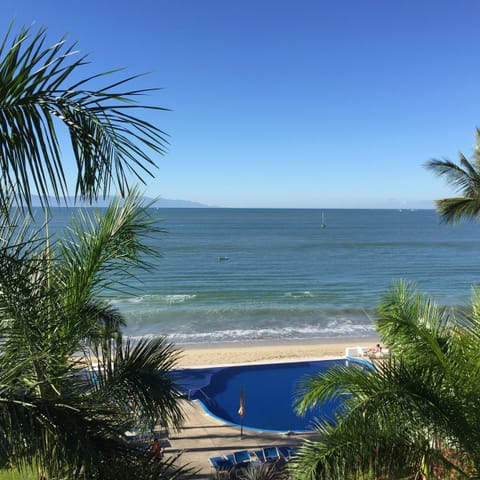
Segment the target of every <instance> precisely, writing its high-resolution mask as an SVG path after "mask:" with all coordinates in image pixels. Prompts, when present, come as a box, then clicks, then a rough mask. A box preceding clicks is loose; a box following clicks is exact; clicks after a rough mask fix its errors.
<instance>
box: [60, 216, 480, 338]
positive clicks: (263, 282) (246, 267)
mask: <svg viewBox="0 0 480 480" xmlns="http://www.w3.org/2000/svg"><path fill="white" fill-rule="evenodd" d="M66 212H68V211H66V209H54V214H53V222H52V225H53V227H54V229H58V228H60V226H62V225H64V224H65V222H66V221H67V220H66V219H67V217H68V216H69V215H71V212H70V213H66ZM153 213H154V215H158V219H159V221H160V226H161V227H162V228H164V229H166V230H167V231H168V233H167V234H164V235H159V236H158V238H155V239H152V242H153V245H154V247H155V249H157V251H158V252H160V253H161V255H162V256H161V258H158V259H155V260H154V266H153V268H152V269H151V270H150V271H148V272H143V271H142V272H141V273H140V275H139V279H138V281H136V282H134V283H132V284H131V285H130V286H129V288H128V289H127V291H125V292H124V293H123V292H122V294H119V293H118V292H109V293H108V296H107V298H108V300H109V301H110V302H112V304H113V305H114V306H115V307H117V308H118V309H119V310H120V311H121V312H122V313H123V315H124V316H125V318H126V321H127V327H126V329H125V334H126V335H127V336H130V337H132V338H139V337H142V336H158V335H162V336H167V337H168V338H169V339H170V340H172V341H173V342H175V343H176V344H179V345H181V344H210V343H215V342H221V343H224V342H237V343H238V342H245V341H252V340H265V341H277V340H287V339H299V340H301V339H315V338H318V339H324V340H325V339H333V338H335V339H345V340H347V339H349V338H359V337H371V336H372V335H374V333H375V330H374V326H373V323H372V319H373V318H374V312H375V307H376V305H377V304H378V302H379V301H380V299H381V297H382V294H383V293H384V292H385V291H386V290H387V289H388V288H389V286H390V285H391V284H392V282H393V281H395V280H399V279H404V280H409V281H412V282H414V283H415V284H416V285H417V287H418V288H419V289H420V290H421V291H423V292H425V293H426V294H428V295H430V296H431V297H432V298H433V299H434V300H435V301H437V303H439V304H440V305H449V306H461V305H465V304H467V303H468V302H469V301H470V298H471V289H472V285H475V284H479V283H480V224H479V223H477V222H462V223H461V224H459V225H456V226H449V225H445V224H441V223H440V222H439V219H438V216H437V214H436V212H435V211H433V210H344V209H339V210H335V209H329V210H315V209H305V210H301V209H298V210H297V209H220V208H218V209H217V208H208V209H202V208H192V209H183V208H170V209H158V210H155V211H154V212H153ZM322 223H324V224H325V225H322ZM323 227H324V228H323Z"/></svg>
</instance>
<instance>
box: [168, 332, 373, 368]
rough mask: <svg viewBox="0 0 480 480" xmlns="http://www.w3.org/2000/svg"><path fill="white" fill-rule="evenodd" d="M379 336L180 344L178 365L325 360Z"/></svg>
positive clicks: (208, 365)
mask: <svg viewBox="0 0 480 480" xmlns="http://www.w3.org/2000/svg"><path fill="white" fill-rule="evenodd" d="M378 342H379V338H378V336H375V335H372V336H371V337H352V338H345V337H337V338H315V339H294V340H265V341H264V340H259V341H251V342H248V343H246V342H242V343H235V342H231V343H211V344H205V345H204V344H198V343H197V344H179V345H177V346H176V348H177V350H179V351H180V356H179V359H178V361H177V362H176V366H177V367H178V368H188V367H194V368H195V367H196V368H201V367H212V366H219V365H222V366H227V365H239V364H249V363H279V362H287V361H307V360H327V359H333V358H343V357H344V356H345V348H347V347H353V346H361V347H373V346H374V345H375V344H376V343H378Z"/></svg>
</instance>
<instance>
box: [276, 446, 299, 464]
mask: <svg viewBox="0 0 480 480" xmlns="http://www.w3.org/2000/svg"><path fill="white" fill-rule="evenodd" d="M278 450H279V452H280V455H281V456H282V457H283V458H284V459H285V460H286V461H287V462H288V461H289V460H291V458H292V457H294V456H295V455H296V453H297V452H298V447H278Z"/></svg>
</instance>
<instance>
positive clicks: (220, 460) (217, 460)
mask: <svg viewBox="0 0 480 480" xmlns="http://www.w3.org/2000/svg"><path fill="white" fill-rule="evenodd" d="M208 462H209V463H210V465H211V466H212V467H213V468H214V469H215V470H216V471H217V472H220V471H222V470H231V469H232V468H233V467H234V466H235V464H234V462H233V457H231V458H228V456H227V457H210V458H209V459H208Z"/></svg>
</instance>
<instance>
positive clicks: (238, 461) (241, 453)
mask: <svg viewBox="0 0 480 480" xmlns="http://www.w3.org/2000/svg"><path fill="white" fill-rule="evenodd" d="M233 461H234V463H235V465H236V466H242V465H246V464H248V463H250V462H251V461H252V457H251V456H250V452H249V451H248V450H238V451H237V452H233Z"/></svg>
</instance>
